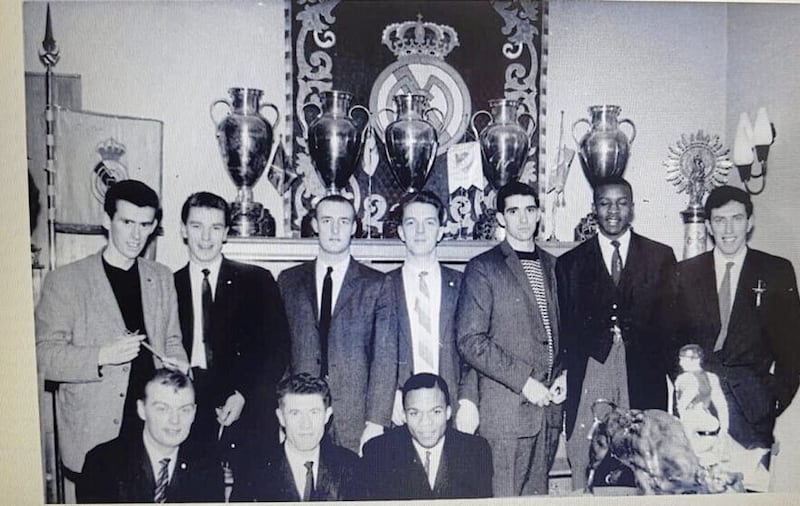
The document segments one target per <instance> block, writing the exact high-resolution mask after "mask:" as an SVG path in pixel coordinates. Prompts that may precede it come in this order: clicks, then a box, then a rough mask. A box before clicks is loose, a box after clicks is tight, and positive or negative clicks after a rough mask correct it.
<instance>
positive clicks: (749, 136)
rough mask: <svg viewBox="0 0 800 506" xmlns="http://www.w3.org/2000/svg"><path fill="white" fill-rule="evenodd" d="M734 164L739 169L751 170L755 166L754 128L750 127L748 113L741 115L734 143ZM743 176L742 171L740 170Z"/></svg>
mask: <svg viewBox="0 0 800 506" xmlns="http://www.w3.org/2000/svg"><path fill="white" fill-rule="evenodd" d="M733 163H734V164H735V165H736V166H737V167H747V168H748V176H747V177H748V179H749V168H750V166H751V165H752V164H753V127H752V126H751V125H750V117H749V116H748V115H747V113H746V112H743V113H742V114H740V115H739V124H738V125H737V126H736V137H735V138H734V141H733ZM739 172H740V174H741V172H742V169H739ZM744 179H745V178H744V175H742V180H744Z"/></svg>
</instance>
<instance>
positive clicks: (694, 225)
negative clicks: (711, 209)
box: [681, 205, 708, 260]
mask: <svg viewBox="0 0 800 506" xmlns="http://www.w3.org/2000/svg"><path fill="white" fill-rule="evenodd" d="M681 217H682V218H683V223H684V231H683V259H684V260H686V259H687V258H692V257H693V256H697V255H699V254H700V253H704V252H705V251H706V244H707V241H708V232H707V231H706V225H705V221H706V212H705V209H703V207H702V206H699V205H690V206H689V207H687V208H686V209H684V210H683V211H681Z"/></svg>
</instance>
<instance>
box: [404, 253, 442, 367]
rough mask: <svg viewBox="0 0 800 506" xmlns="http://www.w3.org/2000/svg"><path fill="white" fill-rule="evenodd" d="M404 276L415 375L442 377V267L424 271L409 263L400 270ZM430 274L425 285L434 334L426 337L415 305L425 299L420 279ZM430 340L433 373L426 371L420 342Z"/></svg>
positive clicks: (427, 268) (436, 266) (437, 266)
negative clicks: (440, 361) (440, 363)
mask: <svg viewBox="0 0 800 506" xmlns="http://www.w3.org/2000/svg"><path fill="white" fill-rule="evenodd" d="M401 271H402V273H403V291H404V292H405V295H406V310H407V311H408V320H409V324H410V328H411V350H412V354H413V370H414V374H419V373H423V372H429V373H432V374H439V342H440V336H439V308H440V307H441V301H442V271H441V268H440V267H439V263H438V262H436V263H434V264H432V265H430V266H429V267H424V268H421V267H419V266H417V265H410V264H409V263H408V262H406V263H404V264H403V267H402V269H401ZM423 271H425V272H427V273H428V274H426V275H425V284H426V285H427V286H428V292H429V299H430V305H429V306H428V307H427V308H426V309H427V310H428V312H429V316H430V322H431V334H430V336H428V335H427V333H426V332H425V330H424V329H423V328H422V325H420V323H419V319H418V318H417V313H416V311H414V304H415V301H416V299H417V297H420V298H422V297H423V295H422V293H421V292H420V289H419V275H420V273H421V272H423ZM423 336H425V337H428V338H429V339H431V341H430V342H428V343H427V344H428V347H429V348H430V350H431V352H432V353H433V356H432V357H431V358H432V360H433V364H431V365H432V366H433V369H430V368H428V367H426V362H425V361H423V360H422V359H421V358H420V340H421V339H422V337H423Z"/></svg>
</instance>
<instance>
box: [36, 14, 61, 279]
mask: <svg viewBox="0 0 800 506" xmlns="http://www.w3.org/2000/svg"><path fill="white" fill-rule="evenodd" d="M58 59H59V54H58V45H57V44H56V40H55V39H54V38H53V26H52V22H51V20H50V4H49V3H48V4H47V20H46V22H45V29H44V40H42V49H40V50H39V61H40V62H42V65H44V67H45V79H44V82H45V97H46V98H45V100H46V101H45V107H44V114H45V133H46V136H45V148H46V150H47V162H46V166H45V169H44V170H45V173H46V174H47V249H48V257H49V263H48V266H49V268H50V270H51V271H52V270H53V269H55V267H56V174H55V117H54V113H53V110H54V108H53V67H55V66H56V63H58Z"/></svg>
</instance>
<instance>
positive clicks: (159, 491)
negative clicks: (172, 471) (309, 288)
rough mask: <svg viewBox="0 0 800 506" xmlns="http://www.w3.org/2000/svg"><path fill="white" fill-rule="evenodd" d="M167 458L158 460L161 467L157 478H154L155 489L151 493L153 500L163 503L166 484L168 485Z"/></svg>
mask: <svg viewBox="0 0 800 506" xmlns="http://www.w3.org/2000/svg"><path fill="white" fill-rule="evenodd" d="M169 460H170V459H161V460H159V461H158V463H159V464H161V469H160V470H159V471H158V479H156V489H155V493H154V494H153V502H155V503H163V502H167V485H169Z"/></svg>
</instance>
